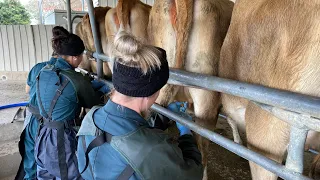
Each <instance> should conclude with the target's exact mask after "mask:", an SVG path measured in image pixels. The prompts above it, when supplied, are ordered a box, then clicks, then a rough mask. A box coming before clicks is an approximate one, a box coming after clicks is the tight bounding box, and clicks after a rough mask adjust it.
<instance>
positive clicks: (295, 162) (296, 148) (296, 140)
mask: <svg viewBox="0 0 320 180" xmlns="http://www.w3.org/2000/svg"><path fill="white" fill-rule="evenodd" d="M307 134H308V130H307V129H300V128H297V127H295V126H291V131H290V143H289V147H288V156H287V160H286V168H288V169H290V170H292V171H294V172H299V173H302V172H303V153H304V144H305V142H306V139H307Z"/></svg>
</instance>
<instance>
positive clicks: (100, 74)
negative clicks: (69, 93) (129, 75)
mask: <svg viewBox="0 0 320 180" xmlns="http://www.w3.org/2000/svg"><path fill="white" fill-rule="evenodd" d="M87 4H88V13H89V18H90V24H91V29H92V35H93V40H94V46H95V47H96V51H97V53H98V54H102V53H103V51H102V46H101V43H100V39H99V37H98V30H97V28H96V23H95V22H96V21H95V18H94V9H93V2H92V0H87ZM97 74H98V77H99V78H102V77H103V66H102V61H101V59H97Z"/></svg>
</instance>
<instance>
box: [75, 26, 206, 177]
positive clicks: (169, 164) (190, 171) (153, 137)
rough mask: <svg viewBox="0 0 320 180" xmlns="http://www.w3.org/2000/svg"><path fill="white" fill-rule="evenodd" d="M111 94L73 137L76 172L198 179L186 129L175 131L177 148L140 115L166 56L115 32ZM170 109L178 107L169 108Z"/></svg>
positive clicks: (163, 79) (164, 72)
mask: <svg viewBox="0 0 320 180" xmlns="http://www.w3.org/2000/svg"><path fill="white" fill-rule="evenodd" d="M114 46H115V54H116V60H115V64H114V67H113V75H112V81H113V84H114V87H115V91H114V92H113V94H112V95H111V98H110V100H109V101H108V102H107V104H106V105H105V106H103V107H93V108H92V109H91V111H90V112H89V113H88V114H87V115H86V116H85V118H84V120H83V123H82V125H81V127H80V130H79V132H78V136H79V140H78V152H77V157H78V161H79V171H80V172H83V173H82V177H83V178H84V179H87V180H91V179H121V180H125V179H130V180H137V179H152V180H157V179H159V180H164V179H166V180H171V179H174V180H178V179H193V180H194V179H202V175H203V168H202V165H201V154H200V152H199V150H198V149H197V145H196V142H195V139H194V137H193V136H192V133H191V131H190V130H189V129H187V128H186V127H183V126H181V125H180V126H178V129H179V130H180V135H181V136H180V138H179V144H175V143H174V142H173V141H172V138H171V137H170V136H169V135H168V134H166V133H165V132H164V131H162V130H160V129H155V128H151V127H150V126H149V125H148V123H147V121H146V120H145V119H143V117H142V116H141V114H142V113H143V112H145V111H147V110H148V109H149V108H150V107H151V105H152V104H153V103H154V102H155V100H156V99H157V97H158V95H159V91H160V89H161V88H162V87H163V86H164V85H165V84H166V83H167V80H168V78H169V67H168V62H167V60H166V52H165V51H164V50H163V49H161V48H157V47H153V46H148V45H143V44H141V43H140V42H139V41H137V40H136V39H135V38H134V37H132V36H131V35H129V34H127V33H126V32H124V31H120V32H119V33H118V34H117V35H116V37H115V42H114ZM172 106H174V104H173V105H171V107H169V109H172V110H175V109H178V108H174V107H172Z"/></svg>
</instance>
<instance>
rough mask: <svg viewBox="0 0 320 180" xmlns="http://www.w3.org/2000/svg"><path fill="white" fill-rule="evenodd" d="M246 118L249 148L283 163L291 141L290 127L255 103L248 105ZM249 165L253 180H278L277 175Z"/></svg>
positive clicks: (252, 164) (251, 163)
mask: <svg viewBox="0 0 320 180" xmlns="http://www.w3.org/2000/svg"><path fill="white" fill-rule="evenodd" d="M245 116H246V132H247V143H248V147H249V148H250V149H252V150H254V151H256V152H258V153H260V154H262V155H264V156H266V157H268V158H270V159H273V160H275V161H277V162H279V163H281V162H282V160H283V158H284V155H285V152H286V149H287V145H288V141H289V131H290V130H289V129H290V128H289V125H288V124H287V123H285V122H283V121H281V120H279V119H277V118H275V117H274V116H273V115H272V114H270V113H268V112H266V111H264V110H262V109H261V108H259V107H258V106H256V105H254V104H253V103H249V104H248V107H247V109H246V115H245ZM249 164H250V168H251V175H252V179H253V180H276V179H277V175H275V174H273V173H271V172H269V171H267V170H265V169H264V168H262V167H261V166H259V165H257V164H255V163H253V162H250V163H249Z"/></svg>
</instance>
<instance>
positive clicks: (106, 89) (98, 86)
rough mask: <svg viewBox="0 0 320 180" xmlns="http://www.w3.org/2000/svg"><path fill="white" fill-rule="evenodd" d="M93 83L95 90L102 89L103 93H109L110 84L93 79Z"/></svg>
mask: <svg viewBox="0 0 320 180" xmlns="http://www.w3.org/2000/svg"><path fill="white" fill-rule="evenodd" d="M91 85H92V88H93V89H94V90H96V91H100V92H102V93H103V94H108V93H109V92H110V88H109V86H108V85H106V84H105V83H103V82H100V81H98V80H92V81H91Z"/></svg>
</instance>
